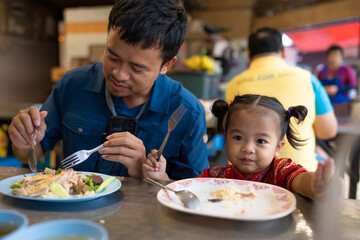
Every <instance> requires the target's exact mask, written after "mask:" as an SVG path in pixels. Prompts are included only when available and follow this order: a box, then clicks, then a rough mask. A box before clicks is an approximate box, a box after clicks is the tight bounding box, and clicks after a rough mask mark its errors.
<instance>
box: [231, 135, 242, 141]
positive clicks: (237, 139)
mask: <svg viewBox="0 0 360 240" xmlns="http://www.w3.org/2000/svg"><path fill="white" fill-rule="evenodd" d="M233 139H235V140H236V141H242V140H243V138H242V137H241V136H234V137H233Z"/></svg>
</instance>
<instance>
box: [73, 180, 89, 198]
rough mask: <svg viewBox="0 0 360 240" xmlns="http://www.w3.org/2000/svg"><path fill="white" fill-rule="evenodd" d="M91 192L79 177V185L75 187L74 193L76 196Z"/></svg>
mask: <svg viewBox="0 0 360 240" xmlns="http://www.w3.org/2000/svg"><path fill="white" fill-rule="evenodd" d="M87 191H89V187H88V186H87V185H86V184H85V183H84V181H83V179H82V177H81V176H79V177H78V180H77V184H75V186H74V192H76V194H80V193H85V192H87Z"/></svg>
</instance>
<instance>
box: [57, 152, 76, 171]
mask: <svg viewBox="0 0 360 240" xmlns="http://www.w3.org/2000/svg"><path fill="white" fill-rule="evenodd" d="M77 160H78V158H77V156H76V153H73V154H71V155H70V156H68V157H67V158H65V159H63V160H62V161H61V165H62V167H63V168H68V167H70V166H72V165H75V163H76V162H77Z"/></svg>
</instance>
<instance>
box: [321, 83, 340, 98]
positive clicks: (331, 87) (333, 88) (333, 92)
mask: <svg viewBox="0 0 360 240" xmlns="http://www.w3.org/2000/svg"><path fill="white" fill-rule="evenodd" d="M324 88H325V90H326V92H327V94H328V95H329V97H333V96H335V95H336V94H337V92H338V91H339V88H338V87H337V86H336V85H327V86H324Z"/></svg>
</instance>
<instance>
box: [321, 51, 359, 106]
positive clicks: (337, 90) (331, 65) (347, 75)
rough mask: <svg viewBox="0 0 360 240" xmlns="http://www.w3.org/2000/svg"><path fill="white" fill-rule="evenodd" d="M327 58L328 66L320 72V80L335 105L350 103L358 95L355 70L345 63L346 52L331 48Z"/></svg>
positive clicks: (327, 52)
mask: <svg viewBox="0 0 360 240" xmlns="http://www.w3.org/2000/svg"><path fill="white" fill-rule="evenodd" d="M326 58H327V65H326V66H325V67H324V68H323V69H321V70H320V72H319V73H318V78H319V79H320V81H321V83H322V84H323V85H324V87H325V90H326V92H327V94H328V95H329V97H330V100H331V102H332V103H333V104H334V105H336V104H340V103H343V102H349V101H350V99H353V98H355V97H356V95H357V90H356V89H357V80H356V75H355V71H354V69H353V68H352V67H351V66H349V65H346V64H345V63H344V50H343V49H342V47H340V46H338V45H332V46H330V47H329V49H328V50H327V51H326Z"/></svg>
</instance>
